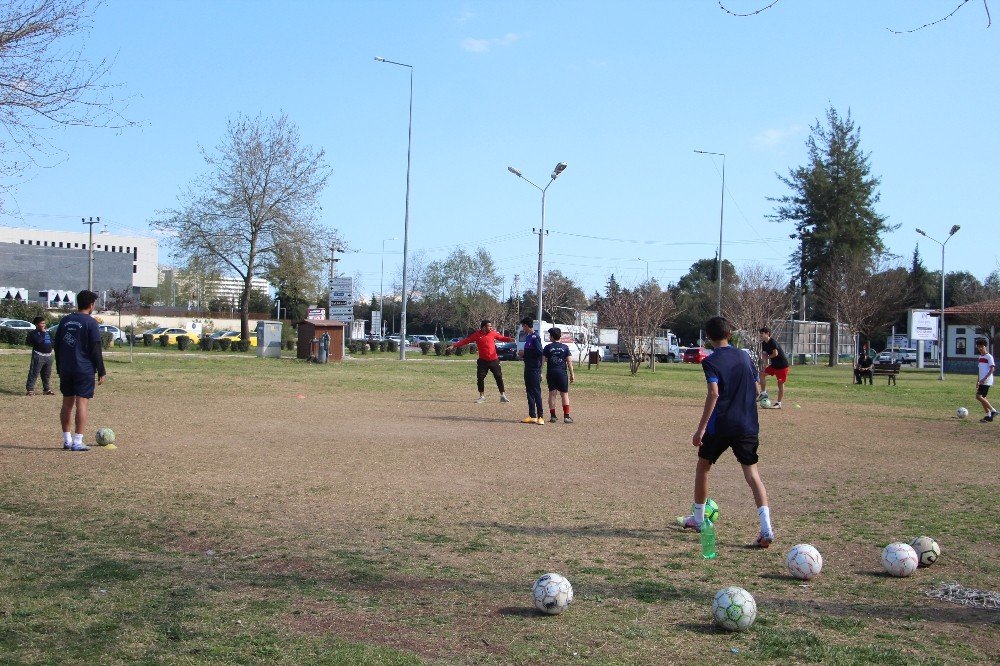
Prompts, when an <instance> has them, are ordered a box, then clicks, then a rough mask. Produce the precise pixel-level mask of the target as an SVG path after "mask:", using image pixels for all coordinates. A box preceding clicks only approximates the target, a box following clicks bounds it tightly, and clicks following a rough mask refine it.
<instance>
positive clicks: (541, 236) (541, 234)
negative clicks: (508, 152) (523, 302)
mask: <svg viewBox="0 0 1000 666" xmlns="http://www.w3.org/2000/svg"><path fill="white" fill-rule="evenodd" d="M565 170H566V163H565V162H560V163H559V164H557V165H556V166H555V168H554V169H553V170H552V175H551V176H550V177H549V182H548V183H547V184H546V185H545V187H539V186H538V185H535V184H534V183H533V182H531V181H530V180H528V179H527V178H525V177H524V175H523V174H521V172H520V171H518V170H517V169H515V168H514V167H512V166H509V167H507V171H510V172H511V173H512V174H514V175H515V176H517V177H518V178H520V179H521V180H523V181H524V182H526V183H528V184H529V185H531V186H532V187H534V188H535V189H536V190H538V191H539V192H541V193H542V226H541V228H540V229H539V230H538V291H537V292H535V293H536V295H537V296H538V327H539V328H541V326H542V257H543V255H544V252H545V192H546V190H548V189H549V186H550V185H552V183H554V182H556V178H558V177H559V175H560V174H561V173H562V172H563V171H565Z"/></svg>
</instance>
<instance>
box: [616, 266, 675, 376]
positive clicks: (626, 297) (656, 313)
mask: <svg viewBox="0 0 1000 666" xmlns="http://www.w3.org/2000/svg"><path fill="white" fill-rule="evenodd" d="M674 310H675V307H674V301H673V299H672V298H671V297H670V294H669V293H668V292H665V291H663V290H662V289H660V286H659V285H658V284H656V281H655V280H654V281H649V282H645V283H643V284H641V285H639V286H638V287H635V288H634V289H622V290H621V291H619V292H618V293H617V294H616V295H614V296H611V297H609V298H607V299H606V301H605V304H604V314H605V321H607V323H608V324H609V325H610V326H611V327H612V328H616V329H618V348H619V351H622V350H624V352H625V353H626V354H627V355H628V358H629V371H630V372H631V373H632V374H633V375H635V374H637V373H638V372H639V366H640V365H641V364H642V360H643V358H644V357H645V356H646V353H647V351H648V350H649V345H650V342H651V341H652V339H653V337H654V336H655V335H656V332H657V331H658V330H659V329H660V328H662V327H663V325H664V324H665V323H666V322H667V321H668V320H669V318H670V316H671V315H672V314H673V312H674Z"/></svg>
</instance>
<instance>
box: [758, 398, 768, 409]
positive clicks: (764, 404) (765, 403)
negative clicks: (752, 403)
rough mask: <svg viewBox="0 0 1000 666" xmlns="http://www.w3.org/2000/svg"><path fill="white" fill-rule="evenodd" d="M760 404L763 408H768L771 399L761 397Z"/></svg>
mask: <svg viewBox="0 0 1000 666" xmlns="http://www.w3.org/2000/svg"><path fill="white" fill-rule="evenodd" d="M760 406H761V407H763V408H764V409H770V408H771V399H770V398H761V399H760Z"/></svg>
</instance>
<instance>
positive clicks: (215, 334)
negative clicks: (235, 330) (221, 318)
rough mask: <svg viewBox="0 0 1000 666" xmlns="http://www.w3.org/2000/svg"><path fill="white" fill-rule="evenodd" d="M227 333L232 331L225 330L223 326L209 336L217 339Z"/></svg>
mask: <svg viewBox="0 0 1000 666" xmlns="http://www.w3.org/2000/svg"><path fill="white" fill-rule="evenodd" d="M229 333H232V331H228V330H226V329H224V328H223V329H219V330H218V331H215V332H214V333H212V335H210V336H209V337H211V338H212V339H213V340H218V339H219V338H221V337H223V336H225V335H228V334H229Z"/></svg>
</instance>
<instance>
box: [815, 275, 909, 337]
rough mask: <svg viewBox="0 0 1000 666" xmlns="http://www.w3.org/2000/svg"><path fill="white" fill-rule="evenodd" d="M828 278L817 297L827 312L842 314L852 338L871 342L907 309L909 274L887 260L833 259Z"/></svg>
mask: <svg viewBox="0 0 1000 666" xmlns="http://www.w3.org/2000/svg"><path fill="white" fill-rule="evenodd" d="M827 274H828V276H829V279H828V280H826V281H824V282H822V283H819V284H818V285H817V291H816V296H817V298H818V299H819V300H820V302H821V303H823V304H824V306H825V307H826V308H827V309H829V310H831V311H832V310H836V311H837V312H838V313H839V315H840V319H841V321H843V322H844V323H846V324H847V326H848V328H849V329H850V331H851V333H852V334H860V335H863V336H864V337H865V338H869V339H870V338H871V337H872V336H873V335H874V334H875V332H876V331H878V330H879V329H882V328H884V327H886V326H889V325H891V324H892V322H893V321H895V320H896V318H897V316H898V315H899V313H900V312H901V311H902V310H903V309H904V308H905V307H906V305H905V304H906V302H907V299H908V298H909V289H910V286H909V280H908V279H907V278H908V273H907V271H906V270H905V269H901V268H898V267H896V266H892V265H890V264H888V263H887V261H886V260H885V259H884V258H875V259H873V260H871V261H867V260H865V259H864V258H862V257H857V256H849V257H842V258H840V259H834V260H832V261H831V262H830V266H829V268H828V270H827Z"/></svg>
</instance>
